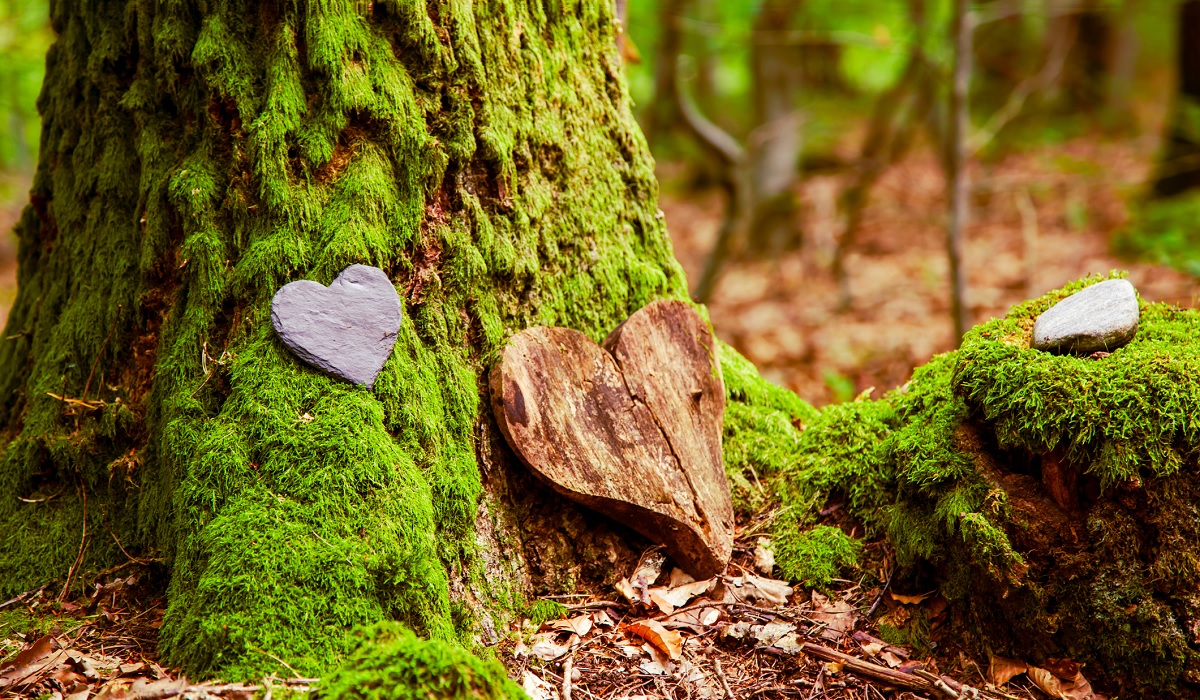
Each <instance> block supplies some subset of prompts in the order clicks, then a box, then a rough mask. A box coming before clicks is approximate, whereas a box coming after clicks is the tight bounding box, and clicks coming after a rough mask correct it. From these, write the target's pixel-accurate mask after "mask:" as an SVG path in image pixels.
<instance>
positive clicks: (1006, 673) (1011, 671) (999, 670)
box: [987, 656, 1029, 686]
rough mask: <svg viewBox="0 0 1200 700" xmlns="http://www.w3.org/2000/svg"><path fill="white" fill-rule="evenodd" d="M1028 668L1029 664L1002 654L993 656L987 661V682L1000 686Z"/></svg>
mask: <svg viewBox="0 0 1200 700" xmlns="http://www.w3.org/2000/svg"><path fill="white" fill-rule="evenodd" d="M1028 670H1029V664H1027V663H1025V662H1024V661H1017V660H1016V659H1006V658H1004V657H1003V656H993V657H991V661H989V662H988V674H987V675H988V683H991V684H992V685H995V686H1001V685H1004V684H1005V683H1007V682H1009V681H1010V680H1012V679H1013V678H1014V677H1015V676H1019V675H1021V674H1022V673H1025V672H1026V671H1028Z"/></svg>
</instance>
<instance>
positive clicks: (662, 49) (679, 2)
mask: <svg viewBox="0 0 1200 700" xmlns="http://www.w3.org/2000/svg"><path fill="white" fill-rule="evenodd" d="M661 3H662V4H661V5H660V6H659V13H658V27H659V31H660V32H661V34H660V35H659V37H658V46H657V48H656V54H655V63H654V99H653V100H652V101H651V103H650V113H649V118H648V119H647V122H646V139H647V140H648V141H649V142H650V143H651V144H653V145H654V147H655V149H657V148H658V145H659V142H660V141H661V140H662V139H663V137H665V136H666V135H667V134H668V133H669V132H670V131H671V130H673V129H674V128H675V126H676V125H677V124H678V123H679V120H680V117H679V110H678V108H677V107H676V106H675V99H674V96H675V82H676V81H677V80H678V79H679V78H678V72H679V71H678V69H677V64H678V60H677V59H678V57H679V52H680V51H682V50H683V28H682V27H681V26H680V24H679V18H680V17H682V16H683V13H684V11H685V10H687V8H688V5H689V0H661Z"/></svg>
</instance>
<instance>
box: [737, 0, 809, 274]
mask: <svg viewBox="0 0 1200 700" xmlns="http://www.w3.org/2000/svg"><path fill="white" fill-rule="evenodd" d="M800 5H801V0H767V2H765V3H764V4H763V6H762V8H761V9H760V10H759V11H758V15H757V16H756V17H755V20H754V29H755V34H756V35H757V38H756V39H755V41H754V43H753V44H752V45H751V47H750V64H751V72H752V75H753V78H754V112H755V122H756V124H757V125H758V126H757V127H756V128H755V130H754V131H753V132H752V133H751V134H750V137H749V138H748V143H747V146H748V149H747V150H748V151H749V154H750V159H751V160H750V181H751V186H752V189H753V192H754V220H753V222H752V223H751V230H750V236H751V238H752V245H753V247H754V248H755V249H757V250H765V251H772V252H777V251H779V250H781V249H782V248H783V247H785V246H786V245H787V242H788V239H789V238H790V237H791V236H792V235H794V226H793V223H792V214H793V212H794V211H795V198H794V197H793V195H792V185H793V184H794V183H795V181H796V175H797V167H796V166H797V162H798V161H799V159H800V123H799V114H798V113H797V111H796V109H795V102H796V100H795V89H794V88H795V83H796V78H797V77H798V76H797V71H796V68H795V60H794V58H795V55H796V51H795V48H794V47H792V46H790V45H789V44H788V42H785V41H779V40H777V39H772V38H768V37H770V36H771V34H772V33H777V32H779V31H780V30H783V29H786V28H788V27H789V26H791V23H792V19H793V18H794V17H795V15H796V12H797V11H798V10H799V8H800Z"/></svg>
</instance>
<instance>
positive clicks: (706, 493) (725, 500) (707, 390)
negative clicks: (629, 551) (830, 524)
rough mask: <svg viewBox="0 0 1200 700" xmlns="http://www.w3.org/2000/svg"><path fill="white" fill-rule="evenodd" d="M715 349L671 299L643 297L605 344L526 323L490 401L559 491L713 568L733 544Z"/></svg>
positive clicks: (695, 570) (702, 326) (692, 567)
mask: <svg viewBox="0 0 1200 700" xmlns="http://www.w3.org/2000/svg"><path fill="white" fill-rule="evenodd" d="M715 351H716V344H715V342H714V341H713V336H712V331H711V330H710V329H709V327H708V324H707V323H705V321H704V320H703V319H702V318H700V316H699V315H698V314H697V313H696V312H695V310H694V309H692V307H691V306H689V305H688V304H686V303H683V302H679V301H659V302H654V303H652V304H650V305H648V306H646V307H644V308H642V309H641V310H639V311H638V312H637V313H635V314H634V315H633V316H630V317H629V319H628V320H626V321H625V322H624V323H622V324H621V325H620V326H619V327H618V328H617V329H616V330H614V331H613V332H612V334H611V335H609V337H608V338H607V339H606V340H605V341H604V347H603V348H601V347H600V346H598V345H596V344H595V343H594V342H592V341H591V339H589V338H588V337H587V336H585V335H583V334H582V333H580V332H578V331H574V330H570V329H567V328H550V327H545V326H540V327H537V328H530V329H528V330H525V331H522V332H521V333H518V334H517V335H515V336H513V338H512V339H511V340H509V342H508V345H507V346H506V347H505V348H504V351H503V353H502V354H501V358H500V361H499V362H498V363H497V365H496V367H495V368H494V369H493V370H492V375H491V386H492V391H491V393H492V407H493V410H494V411H495V414H496V420H497V421H498V422H499V423H500V429H501V431H502V432H503V433H504V436H505V437H506V438H507V439H508V443H509V445H511V446H512V448H513V450H515V451H516V453H517V454H518V455H519V456H520V457H521V459H522V460H524V462H525V463H526V464H528V465H529V466H530V468H531V469H533V471H534V473H536V474H537V475H538V476H540V477H541V478H543V479H544V480H545V481H547V482H548V483H549V484H550V485H551V486H552V487H553V488H554V489H555V490H557V491H559V492H560V493H562V494H563V495H565V496H567V497H568V498H570V499H572V500H575V501H578V502H579V503H582V504H584V505H586V506H588V507H590V508H592V509H594V510H597V511H599V512H601V513H604V514H605V515H608V516H610V517H612V518H614V519H615V520H618V521H620V522H622V523H625V524H626V525H628V526H630V527H632V528H633V529H635V530H637V531H638V532H641V533H642V534H643V535H645V536H646V537H648V538H650V539H651V540H653V541H655V542H660V543H662V544H663V545H665V546H666V548H667V551H668V552H669V553H670V554H671V556H672V557H673V558H674V559H675V561H676V563H678V564H679V565H680V566H682V567H683V568H684V569H686V570H688V572H689V573H691V574H692V575H693V576H697V577H708V576H712V575H714V574H716V573H719V572H720V571H722V570H723V569H724V568H725V565H726V564H727V563H728V562H729V556H730V554H731V552H732V550H733V537H732V532H733V506H732V503H731V501H730V497H729V484H728V482H727V481H726V479H725V471H724V467H723V466H722V461H721V422H722V419H723V416H724V411H725V389H724V386H723V385H722V382H721V373H720V367H719V365H718V364H717V358H716V354H715Z"/></svg>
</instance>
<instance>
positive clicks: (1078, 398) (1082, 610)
mask: <svg viewBox="0 0 1200 700" xmlns="http://www.w3.org/2000/svg"><path fill="white" fill-rule="evenodd" d="M1100 279H1102V278H1099V277H1093V278H1089V279H1085V280H1080V281H1079V282H1076V283H1073V284H1071V285H1068V286H1067V287H1065V288H1063V289H1061V290H1057V291H1055V292H1051V293H1049V294H1047V295H1045V296H1044V297H1042V298H1039V299H1035V300H1032V301H1029V302H1026V303H1024V304H1021V305H1018V306H1017V307H1015V308H1014V309H1013V310H1012V311H1011V312H1010V313H1009V314H1008V315H1007V316H1006V317H1004V318H1001V319H995V320H993V321H989V322H988V323H985V324H982V325H980V326H978V327H976V328H975V329H973V330H972V331H970V332H969V333H968V334H967V336H966V338H965V339H964V341H963V345H962V348H961V349H960V350H958V351H957V352H955V353H950V354H947V355H942V356H939V357H936V358H934V359H933V360H932V361H931V362H930V363H929V364H927V365H926V366H924V367H922V368H918V369H917V370H916V371H915V372H914V374H913V378H912V380H911V381H910V382H909V383H907V384H906V385H905V386H903V387H901V388H899V389H897V390H895V391H892V392H889V393H888V394H887V395H886V396H885V397H884V398H883V399H882V400H880V401H875V402H862V401H859V402H853V403H848V404H842V405H839V406H831V407H827V408H825V409H824V410H822V412H821V415H820V416H819V417H818V419H817V420H816V421H814V422H813V423H812V424H810V425H809V426H808V427H807V429H806V430H805V431H804V433H802V437H801V438H800V439H799V441H798V445H797V446H796V447H793V446H792V445H791V444H790V443H784V444H786V446H787V449H788V450H798V451H799V457H798V458H797V459H795V460H794V461H792V462H790V464H789V466H788V467H786V468H785V469H782V470H780V471H779V472H778V473H777V475H776V477H775V479H774V485H775V487H776V488H777V490H778V492H779V493H780V495H781V500H782V502H783V503H784V504H785V505H786V506H788V508H789V510H785V511H784V512H783V513H782V515H781V516H780V517H778V518H777V520H776V523H775V540H776V543H777V544H776V546H777V550H779V551H781V552H782V551H785V550H786V549H787V547H788V546H789V545H788V543H789V542H798V541H802V538H803V537H804V536H805V535H804V533H805V530H806V529H807V528H809V527H811V525H812V523H813V522H814V517H813V516H812V515H811V513H812V512H813V510H815V508H816V507H819V506H820V505H821V504H823V503H825V502H826V501H827V500H828V498H829V497H830V496H836V497H839V498H841V499H843V500H844V507H845V509H846V511H847V513H848V514H849V515H851V516H852V517H854V518H857V519H859V520H861V521H862V522H863V523H864V524H866V525H867V527H868V529H869V530H872V529H873V530H874V531H875V532H882V533H885V534H886V535H887V537H888V539H889V541H890V542H891V544H892V546H893V547H894V549H895V551H896V554H897V559H898V562H899V563H900V564H901V565H903V566H911V565H916V564H923V565H925V566H926V567H932V568H933V570H935V571H937V573H938V576H939V579H940V581H941V592H942V593H943V595H945V596H946V597H947V598H948V599H949V600H950V601H951V602H953V603H954V604H955V605H957V606H958V607H959V609H960V613H961V614H962V619H963V620H964V621H966V623H967V625H968V627H969V629H968V630H966V631H965V632H964V633H965V634H967V635H969V636H971V637H972V638H976V639H981V640H984V641H981V644H986V646H988V647H989V648H991V649H992V650H994V651H996V652H997V653H1008V654H1016V655H1019V656H1020V657H1021V658H1027V659H1031V660H1034V661H1036V660H1039V659H1040V658H1042V657H1045V656H1069V657H1072V658H1075V659H1078V660H1081V661H1088V662H1090V664H1091V665H1090V666H1089V669H1091V672H1090V674H1089V677H1090V678H1094V679H1098V680H1100V681H1101V682H1107V683H1111V684H1113V686H1114V687H1116V688H1120V689H1122V690H1124V691H1128V692H1131V693H1132V694H1134V695H1136V694H1139V693H1141V692H1143V691H1145V690H1146V689H1147V688H1154V689H1156V691H1159V690H1162V689H1164V688H1165V689H1167V690H1168V691H1169V692H1172V693H1183V695H1182V696H1184V697H1193V696H1191V695H1187V694H1186V692H1184V691H1183V690H1181V689H1182V688H1183V686H1182V685H1181V684H1182V683H1183V682H1184V680H1185V679H1186V678H1191V677H1195V674H1196V673H1197V670H1198V669H1200V645H1198V644H1197V643H1196V641H1195V637H1194V635H1193V633H1192V632H1191V631H1190V630H1193V629H1195V628H1196V627H1195V625H1196V624H1197V622H1198V621H1200V605H1197V604H1196V603H1195V598H1194V596H1193V595H1192V593H1191V591H1194V590H1195V586H1197V585H1200V565H1198V564H1197V562H1200V545H1198V544H1197V543H1200V515H1198V514H1197V510H1196V507H1195V505H1194V504H1195V503H1197V502H1198V498H1200V476H1197V474H1198V473H1200V464H1198V462H1200V434H1198V433H1197V422H1198V421H1200V418H1198V416H1200V313H1198V312H1196V311H1194V310H1182V309H1176V308H1173V307H1170V306H1168V305H1163V304H1142V316H1141V327H1140V329H1139V331H1138V333H1137V336H1136V337H1135V338H1134V340H1133V341H1132V342H1130V343H1129V344H1128V345H1126V346H1125V347H1123V348H1120V349H1118V350H1116V351H1114V352H1113V353H1111V354H1110V355H1108V356H1106V357H1099V358H1080V357H1073V356H1057V355H1051V354H1048V353H1044V352H1040V351H1036V350H1032V349H1030V347H1029V340H1030V337H1031V333H1032V326H1033V322H1034V320H1035V319H1036V317H1037V316H1038V315H1039V314H1040V313H1042V312H1043V311H1045V310H1046V309H1048V308H1049V307H1050V306H1052V305H1053V304H1054V303H1056V302H1057V301H1059V300H1061V299H1063V298H1064V297H1066V296H1067V295H1069V294H1071V293H1073V292H1075V291H1077V290H1079V289H1081V288H1082V287H1084V286H1086V285H1088V284H1093V283H1095V282H1097V281H1099V280H1100ZM790 454H791V453H790ZM1047 460H1054V461H1055V462H1056V463H1057V464H1059V466H1058V467H1056V468H1057V469H1060V470H1062V469H1065V470H1067V471H1066V473H1071V474H1075V475H1076V476H1075V477H1073V478H1074V479H1075V481H1072V482H1070V483H1072V484H1074V485H1073V486H1067V487H1065V488H1067V489H1068V492H1069V493H1071V494H1073V495H1072V497H1073V498H1075V499H1077V500H1078V507H1077V508H1073V507H1071V506H1069V505H1066V506H1060V505H1059V504H1057V503H1056V502H1055V501H1054V500H1052V498H1051V496H1050V494H1049V492H1048V491H1047V486H1046V485H1045V481H1044V479H1045V478H1056V477H1045V475H1044V474H1043V473H1042V472H1043V467H1044V465H1045V464H1046V463H1047ZM789 538H790V539H789ZM781 542H782V543H784V544H783V545H782V546H781V545H780V544H779V543H781ZM811 551H818V552H820V551H822V550H820V549H818V548H815V547H814V548H811ZM780 559H781V560H783V559H784V557H783V556H780ZM789 573H791V574H792V575H797V572H796V571H791V572H789ZM888 624H892V625H893V626H894V627H897V628H899V627H902V628H903V629H897V630H896V631H895V635H896V636H895V639H893V641H898V642H899V641H908V642H910V643H912V642H914V641H915V640H919V639H923V638H925V636H926V634H925V633H926V631H927V630H925V631H922V629H920V624H927V621H926V622H925V623H921V621H920V620H916V621H915V622H914V621H912V620H905V621H893V622H889V623H888ZM976 635H982V636H981V637H980V636H976Z"/></svg>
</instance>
